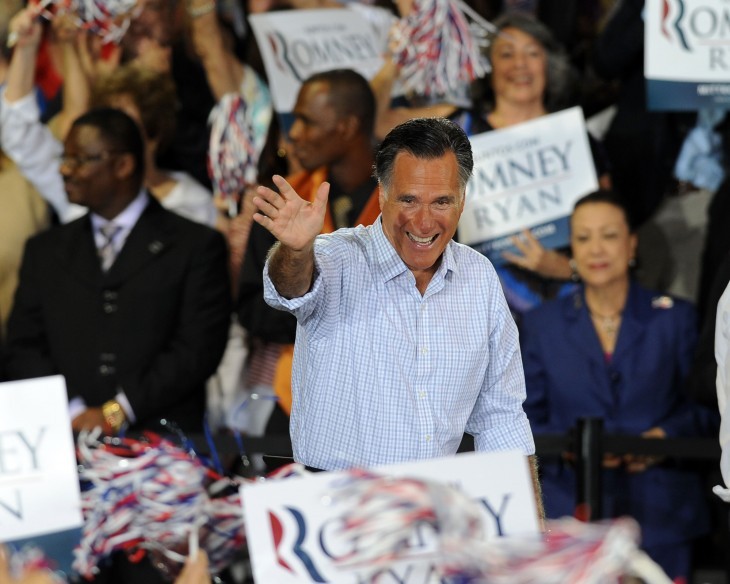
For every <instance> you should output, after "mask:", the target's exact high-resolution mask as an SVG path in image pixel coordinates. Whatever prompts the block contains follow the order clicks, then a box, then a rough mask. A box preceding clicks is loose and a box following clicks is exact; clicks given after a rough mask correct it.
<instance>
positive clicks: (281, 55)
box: [249, 8, 383, 113]
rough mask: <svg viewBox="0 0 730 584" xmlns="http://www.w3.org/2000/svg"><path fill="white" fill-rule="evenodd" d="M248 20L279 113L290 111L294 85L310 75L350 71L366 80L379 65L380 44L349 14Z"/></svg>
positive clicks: (303, 13) (301, 13) (318, 12)
mask: <svg viewBox="0 0 730 584" xmlns="http://www.w3.org/2000/svg"><path fill="white" fill-rule="evenodd" d="M249 21H250V22H251V28H253V32H254V34H255V35H256V42H257V44H258V46H259V50H260V51H261V56H262V58H263V61H264V67H265V68H266V74H267V75H268V78H269V84H270V87H271V96H272V99H273V101H274V109H275V110H276V111H277V112H279V113H286V112H291V111H292V110H293V109H294V104H295V103H296V99H297V93H298V92H299V87H300V86H301V84H302V82H303V81H304V80H305V79H306V78H307V77H309V76H310V75H312V74H314V73H319V72H321V71H330V70H332V69H354V70H355V71H357V72H358V73H360V74H361V75H363V77H365V78H366V79H371V78H372V77H373V76H374V75H375V74H376V73H377V72H378V70H379V69H380V67H381V66H382V65H383V59H382V56H381V55H382V50H381V45H382V41H381V40H378V37H377V35H376V34H375V31H374V30H373V28H372V26H371V25H370V23H369V21H368V20H367V19H366V18H365V17H364V16H363V15H362V14H360V13H359V12H356V11H354V10H346V9H339V8H333V9H314V10H287V11H283V12H266V13H262V14H252V15H251V16H249Z"/></svg>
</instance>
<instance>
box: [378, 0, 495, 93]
mask: <svg viewBox="0 0 730 584" xmlns="http://www.w3.org/2000/svg"><path fill="white" fill-rule="evenodd" d="M467 14H468V15H469V18H471V20H472V22H473V23H476V24H477V26H478V27H479V28H481V29H482V30H483V29H487V30H488V32H490V33H491V32H494V30H495V29H494V27H493V25H491V24H490V23H489V22H487V21H485V20H484V19H482V18H480V17H479V16H478V15H476V13H474V11H473V10H470V9H469V8H468V6H466V5H465V4H464V3H462V2H460V1H459V0H414V2H413V7H412V10H411V13H410V14H409V15H407V16H406V17H405V18H403V19H401V20H400V21H399V22H398V23H397V24H396V25H395V26H394V28H393V30H392V31H391V43H390V46H391V53H392V56H393V60H394V61H395V63H396V64H397V65H398V66H399V67H400V80H401V83H402V84H403V89H404V90H405V92H406V93H415V94H418V95H424V96H440V95H448V94H449V93H453V92H457V91H459V88H460V87H462V86H463V85H464V84H468V83H470V82H471V81H473V80H474V79H476V78H478V77H482V76H484V75H485V74H486V73H487V72H488V71H489V63H488V61H487V59H486V57H485V56H484V55H483V54H482V51H481V50H480V42H479V38H475V35H474V33H473V31H472V28H471V27H470V25H469V20H468V19H467ZM482 38H483V37H482ZM481 44H482V45H483V44H484V43H483V42H482V43H481Z"/></svg>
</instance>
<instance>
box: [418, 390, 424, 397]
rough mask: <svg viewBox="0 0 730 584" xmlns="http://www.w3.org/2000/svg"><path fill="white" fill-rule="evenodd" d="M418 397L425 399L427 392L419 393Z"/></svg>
mask: <svg viewBox="0 0 730 584" xmlns="http://www.w3.org/2000/svg"><path fill="white" fill-rule="evenodd" d="M418 397H420V398H424V397H426V392H425V391H421V392H419V393H418Z"/></svg>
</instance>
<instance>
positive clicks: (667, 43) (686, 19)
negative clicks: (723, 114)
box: [644, 0, 730, 111]
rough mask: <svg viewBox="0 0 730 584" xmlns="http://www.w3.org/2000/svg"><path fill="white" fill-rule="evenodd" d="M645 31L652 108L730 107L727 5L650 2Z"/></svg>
mask: <svg viewBox="0 0 730 584" xmlns="http://www.w3.org/2000/svg"><path fill="white" fill-rule="evenodd" d="M644 26H645V35H644V43H645V51H644V70H645V75H646V84H647V85H646V87H647V102H648V103H647V107H648V108H649V109H651V110H670V111H672V110H674V111H682V110H697V109H700V108H702V107H721V108H730V2H728V0H647V2H646V9H645V12H644Z"/></svg>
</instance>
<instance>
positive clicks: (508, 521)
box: [241, 451, 539, 584]
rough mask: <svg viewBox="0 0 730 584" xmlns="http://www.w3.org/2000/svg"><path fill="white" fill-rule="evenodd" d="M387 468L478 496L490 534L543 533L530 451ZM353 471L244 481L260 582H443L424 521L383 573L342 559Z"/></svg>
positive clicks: (248, 530) (346, 546)
mask: <svg viewBox="0 0 730 584" xmlns="http://www.w3.org/2000/svg"><path fill="white" fill-rule="evenodd" d="M375 472H376V473H378V474H382V475H387V476H398V477H409V478H414V479H427V480H433V481H441V482H447V483H449V484H450V485H452V486H454V487H455V488H458V489H461V490H462V491H463V492H464V493H466V494H467V495H469V496H470V497H471V498H473V499H474V500H475V501H477V502H478V503H479V504H480V505H481V507H482V510H483V515H484V522H483V523H484V528H485V537H487V538H491V537H498V536H518V537H529V538H533V537H538V535H539V526H538V523H537V511H536V505H535V495H534V491H533V488H532V479H531V477H530V471H529V463H528V461H527V457H526V456H525V455H524V454H522V453H520V452H517V451H510V452H492V453H474V452H472V453H465V454H460V455H457V456H453V457H449V458H440V459H434V460H429V461H418V462H411V463H405V464H398V465H392V466H384V467H380V468H377V469H375ZM345 477H346V473H344V472H333V473H318V474H314V475H312V476H309V477H303V478H291V479H282V480H276V481H265V482H262V483H258V484H251V485H244V486H243V487H241V500H242V503H243V512H244V516H245V518H246V522H245V523H246V537H247V541H248V548H249V554H250V557H251V562H252V565H253V572H254V580H255V581H256V582H261V583H268V582H276V583H277V584H290V583H291V584H294V583H304V582H331V583H338V584H340V583H341V584H375V583H376V582H377V584H389V583H393V584H395V583H399V584H427V583H431V582H440V580H439V579H438V577H437V571H436V565H435V563H434V562H435V553H437V549H436V545H435V543H436V540H435V534H434V533H433V532H432V530H431V529H430V528H429V527H427V526H422V527H421V528H420V529H416V530H415V532H414V535H413V537H412V539H411V540H410V541H409V545H408V551H407V555H408V558H407V560H403V561H401V562H399V563H397V564H395V565H394V566H392V567H388V568H383V569H381V570H379V571H378V572H377V573H375V574H374V573H373V571H372V570H371V569H370V570H368V569H362V568H360V569H354V568H344V567H342V566H338V565H337V561H338V558H344V557H346V556H347V555H348V554H350V553H351V552H352V551H353V548H352V545H353V544H352V543H350V544H348V542H347V541H346V540H344V539H343V538H342V536H341V535H340V534H339V528H340V525H341V522H342V518H343V515H344V513H345V512H346V511H347V508H346V507H345V506H344V503H342V502H338V501H337V499H336V493H337V489H338V488H339V486H340V485H342V484H343V483H344V480H343V479H344V478H345Z"/></svg>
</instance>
